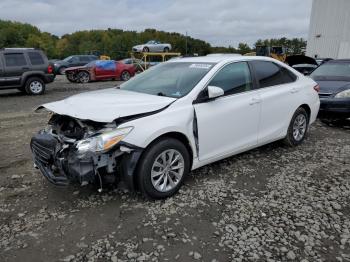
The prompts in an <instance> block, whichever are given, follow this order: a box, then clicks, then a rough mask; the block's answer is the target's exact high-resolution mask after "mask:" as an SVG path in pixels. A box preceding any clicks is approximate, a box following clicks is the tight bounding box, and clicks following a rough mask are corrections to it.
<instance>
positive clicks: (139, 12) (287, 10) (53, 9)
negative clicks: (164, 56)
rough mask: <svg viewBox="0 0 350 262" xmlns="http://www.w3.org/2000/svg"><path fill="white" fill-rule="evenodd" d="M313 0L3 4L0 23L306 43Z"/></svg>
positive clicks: (22, 0)
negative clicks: (294, 39)
mask: <svg viewBox="0 0 350 262" xmlns="http://www.w3.org/2000/svg"><path fill="white" fill-rule="evenodd" d="M311 5H312V1H311V0H101V1H97V0H0V19H6V20H16V21H20V22H27V23H30V24H33V25H36V26H37V27H39V28H40V29H41V30H42V31H47V32H50V33H53V34H56V35H58V36H61V35H63V34H65V33H71V32H74V31H77V30H84V29H106V28H108V27H110V28H120V29H124V30H136V31H141V30H144V29H145V28H155V29H159V30H164V31H169V32H174V31H175V32H179V33H183V34H185V32H186V31H187V32H188V34H189V35H190V36H192V37H195V38H200V39H203V40H206V41H208V42H209V43H211V44H212V45H214V46H228V45H233V46H237V44H238V43H239V42H247V43H249V44H253V43H254V42H255V41H256V40H257V39H259V38H262V39H265V38H273V37H274V38H277V37H283V36H285V37H304V38H307V32H308V27H309V20H310V13H311Z"/></svg>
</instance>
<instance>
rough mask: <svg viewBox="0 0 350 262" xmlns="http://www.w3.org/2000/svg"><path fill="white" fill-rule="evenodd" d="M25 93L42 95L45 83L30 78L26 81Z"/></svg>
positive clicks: (36, 78)
mask: <svg viewBox="0 0 350 262" xmlns="http://www.w3.org/2000/svg"><path fill="white" fill-rule="evenodd" d="M25 91H26V93H27V94H28V95H42V94H43V93H44V92H45V83H44V81H43V80H42V79H41V78H39V77H30V78H28V80H27V81H26V84H25Z"/></svg>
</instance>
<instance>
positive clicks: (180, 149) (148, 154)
mask: <svg viewBox="0 0 350 262" xmlns="http://www.w3.org/2000/svg"><path fill="white" fill-rule="evenodd" d="M167 150H175V151H177V153H179V154H181V156H182V157H183V160H184V161H183V162H184V166H183V174H182V177H181V179H179V180H178V181H177V182H176V183H177V184H176V185H175V186H174V187H173V188H172V189H169V190H168V191H166V192H161V191H159V190H157V189H156V188H155V187H154V185H153V183H152V178H151V171H152V167H153V165H154V163H155V162H156V160H157V159H158V157H159V156H160V154H161V153H164V152H165V151H167ZM189 170H190V154H189V152H188V150H187V148H186V146H185V145H184V144H183V143H182V142H180V141H179V140H177V139H174V138H162V139H160V140H158V141H156V142H154V143H153V144H151V145H150V146H149V147H148V148H147V149H146V151H145V152H144V153H143V155H142V157H141V159H140V161H139V163H138V168H137V172H136V178H137V186H138V189H139V190H140V192H141V193H142V195H143V196H144V197H146V198H150V199H163V198H167V197H170V196H172V195H174V194H175V193H176V192H177V191H178V190H179V189H180V187H181V186H182V184H183V181H184V179H185V177H186V176H187V174H188V173H189ZM173 178H175V177H173ZM163 182H164V181H163ZM166 184H167V183H166Z"/></svg>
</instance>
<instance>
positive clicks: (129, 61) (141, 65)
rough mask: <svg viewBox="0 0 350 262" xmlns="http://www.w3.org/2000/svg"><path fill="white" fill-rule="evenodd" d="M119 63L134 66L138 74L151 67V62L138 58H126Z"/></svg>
mask: <svg viewBox="0 0 350 262" xmlns="http://www.w3.org/2000/svg"><path fill="white" fill-rule="evenodd" d="M119 62H120V63H123V64H126V65H134V67H135V71H136V73H141V72H143V71H144V70H146V69H148V68H149V67H150V66H151V64H150V62H145V61H143V60H141V59H137V58H125V59H123V60H120V61H119Z"/></svg>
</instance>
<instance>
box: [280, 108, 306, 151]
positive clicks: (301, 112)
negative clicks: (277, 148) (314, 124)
mask: <svg viewBox="0 0 350 262" xmlns="http://www.w3.org/2000/svg"><path fill="white" fill-rule="evenodd" d="M298 119H305V130H304V132H301V129H302V126H301V127H300V129H298V128H296V129H298V130H297V131H296V132H297V134H296V135H295V134H294V131H295V130H294V126H295V124H297V123H296V122H297V121H298ZM308 127H309V115H308V114H307V112H306V110H305V109H304V108H302V107H299V108H298V109H297V110H296V111H295V113H294V115H293V117H292V120H291V121H290V124H289V127H288V132H287V135H286V137H285V138H284V140H283V142H284V143H285V144H286V145H288V146H297V145H300V144H301V143H302V142H303V141H304V139H305V136H306V134H307V131H308ZM298 134H299V135H300V137H298Z"/></svg>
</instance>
